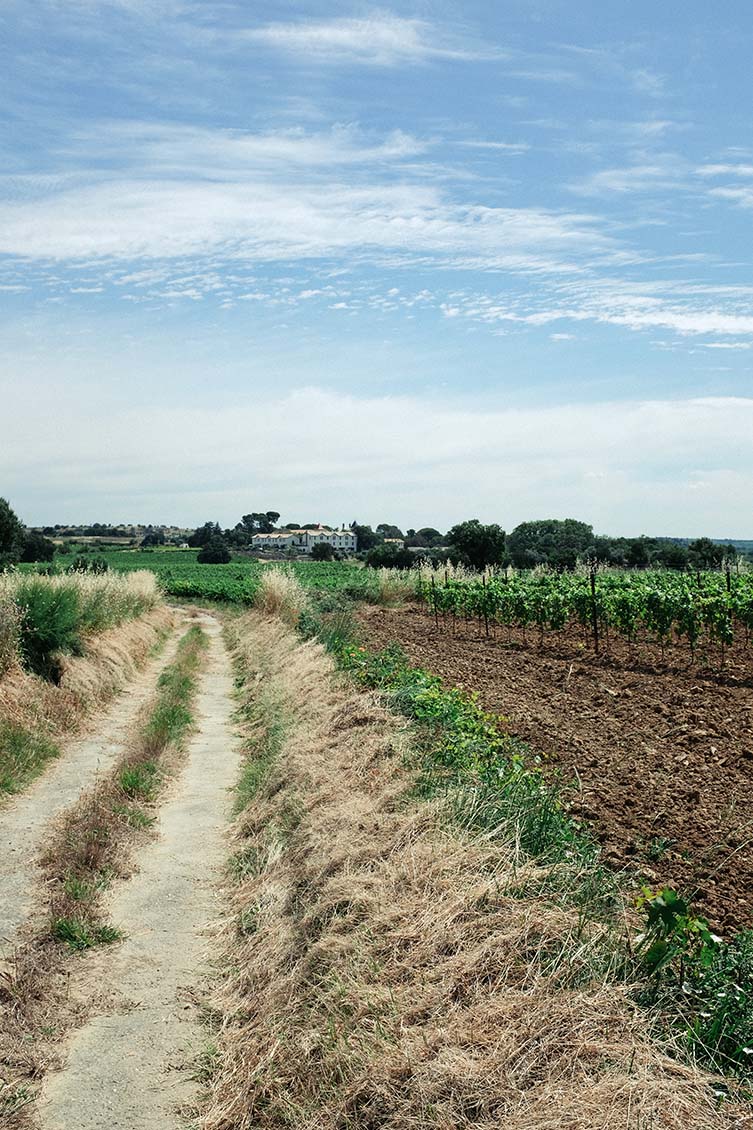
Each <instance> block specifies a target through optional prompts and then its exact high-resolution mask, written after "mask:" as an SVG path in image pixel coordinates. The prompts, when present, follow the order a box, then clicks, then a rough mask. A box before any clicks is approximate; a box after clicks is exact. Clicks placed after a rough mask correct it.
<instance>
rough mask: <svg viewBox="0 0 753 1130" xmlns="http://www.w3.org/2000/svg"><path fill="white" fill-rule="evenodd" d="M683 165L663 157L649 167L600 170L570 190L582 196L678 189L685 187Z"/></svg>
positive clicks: (680, 162) (575, 184) (577, 182)
mask: <svg viewBox="0 0 753 1130" xmlns="http://www.w3.org/2000/svg"><path fill="white" fill-rule="evenodd" d="M684 165H685V162H684V161H683V160H682V159H680V158H675V159H671V158H666V157H665V158H664V159H662V160H659V161H656V162H654V163H651V164H635V165H625V166H623V167H618V168H611V169H599V170H598V171H597V172H595V173H591V174H590V175H589V176H587V177H584V178H583V179H582V180H579V181H576V182H573V183H571V184H570V185H569V188H570V189H571V191H572V192H577V193H579V194H580V195H583V196H601V195H604V194H613V193H621V194H622V193H630V192H654V191H656V190H657V189H677V188H682V187H684V186H685V185H686V179H685V176H684Z"/></svg>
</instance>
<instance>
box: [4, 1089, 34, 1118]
mask: <svg viewBox="0 0 753 1130" xmlns="http://www.w3.org/2000/svg"><path fill="white" fill-rule="evenodd" d="M34 1098H35V1096H34V1092H33V1091H31V1090H30V1089H29V1088H28V1087H24V1086H16V1085H15V1084H14V1083H6V1082H4V1080H2V1079H0V1121H4V1120H5V1119H6V1118H10V1116H11V1115H12V1114H18V1112H19V1111H20V1110H23V1108H24V1107H25V1106H28V1105H29V1103H32V1102H34Z"/></svg>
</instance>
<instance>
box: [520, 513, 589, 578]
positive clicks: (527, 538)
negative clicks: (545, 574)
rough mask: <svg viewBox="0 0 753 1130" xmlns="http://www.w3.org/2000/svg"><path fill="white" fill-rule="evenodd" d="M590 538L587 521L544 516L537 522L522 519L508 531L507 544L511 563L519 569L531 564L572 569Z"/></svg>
mask: <svg viewBox="0 0 753 1130" xmlns="http://www.w3.org/2000/svg"><path fill="white" fill-rule="evenodd" d="M593 540H594V532H593V527H592V526H589V525H588V523H587V522H578V521H576V519H575V518H565V519H564V520H561V519H558V518H545V519H543V520H541V521H538V522H521V524H520V525H519V526H516V527H515V529H514V530H513V531H512V533H511V534H510V537H509V538H508V542H507V548H508V550H509V551H510V557H511V559H512V563H513V565H517V567H518V568H519V569H529V568H532V567H533V566H534V565H551V566H552V568H555V569H574V568H575V565H576V564H577V561H578V558H579V557H581V556H582V555H585V553H586V552H587V550H588V547H589V546H590V545H591V544H592V543H593Z"/></svg>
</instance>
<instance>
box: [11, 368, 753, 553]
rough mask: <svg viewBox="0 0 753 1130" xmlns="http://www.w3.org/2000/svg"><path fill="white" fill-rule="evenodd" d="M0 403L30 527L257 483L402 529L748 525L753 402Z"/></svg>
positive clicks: (180, 506) (283, 501)
mask: <svg viewBox="0 0 753 1130" xmlns="http://www.w3.org/2000/svg"><path fill="white" fill-rule="evenodd" d="M32 400H34V405H33V407H34V412H33V417H34V433H35V444H34V445H33V446H32V445H30V444H29V442H28V420H29V419H30V418H31V414H30V413H31V407H32ZM6 405H7V419H8V421H9V424H10V426H9V427H8V428H7V437H8V439H7V442H6V443H5V444H3V448H2V451H1V452H0V475H1V476H2V481H3V482H4V484H5V489H6V490H7V492H8V493H9V494H10V496H11V497H12V499H13V500H14V505H16V506H17V508H18V510H19V512H21V513H22V514H23V516H24V517H25V518H26V520H27V521H30V522H32V521H53V520H61V521H64V520H73V519H74V518H75V519H77V520H82V519H84V518H85V517H86V516H87V515H92V514H100V513H101V511H102V507H103V506H106V509H107V517H108V518H110V519H113V520H115V519H117V518H122V519H126V518H130V519H133V517H134V515H135V514H138V515H140V516H143V517H144V518H147V517H149V518H151V519H152V520H164V521H167V520H177V521H181V522H198V521H204V520H205V519H206V518H207V517H210V516H211V517H214V516H215V515H216V516H217V517H219V518H220V520H221V521H222V522H224V523H230V522H231V521H235V520H236V519H237V516H238V514H240V513H243V512H244V510H243V507H244V506H245V505H246V504H247V503H248V502H249V494H248V490H249V488H248V484H249V483H253V484H254V488H253V490H254V492H255V494H256V495H257V496H258V495H260V494H261V495H263V497H264V498H266V499H268V500H269V503H270V505H275V507H276V508H278V509H281V510H284V511H285V513H286V514H288V515H290V516H291V517H292V518H295V517H296V516H299V517H300V514H298V512H299V510H300V511H303V510H306V511H311V512H312V513H315V514H316V515H317V516H321V517H322V518H326V517H337V518H338V519H341V518H344V517H348V518H351V517H353V516H354V515H355V514H357V515H358V516H359V517H361V518H362V520H363V518H364V516H365V517H366V518H367V519H369V520H373V521H380V520H385V513H386V512H385V506H386V507H387V511H388V517H389V519H391V520H397V521H400V522H404V523H405V524H416V522H420V523H421V524H425V523H426V522H429V523H431V524H433V525H438V526H440V527H442V526H448V525H450V524H451V523H452V522H453V521H456V520H458V519H460V518H464V517H468V516H471V515H472V514H477V515H478V516H480V517H482V518H484V519H486V520H499V521H501V522H502V523H503V524H505V525H507V526H508V527H510V526H512V525H514V524H516V523H517V522H519V521H522V520H523V519H525V518H530V517H532V516H535V515H542V514H552V515H557V516H560V517H565V516H569V515H576V516H580V517H582V518H584V519H586V520H588V521H592V522H593V523H594V524H595V525H596V527H597V528H598V529H601V530H604V531H609V532H621V533H639V532H642V531H646V532H650V533H667V534H676V535H682V534H693V533H698V532H704V533H708V534H710V535H712V536H720V537H722V536H730V535H733V534H734V533H738V534H742V533H743V532H744V530H745V529H746V528H747V522H748V515H749V506H748V501H749V498H750V495H751V491H752V490H753V471H752V470H751V466H750V458H749V446H750V443H749V437H750V435H751V431H752V429H753V399H743V398H705V399H692V400H675V401H672V400H656V401H630V402H623V403H619V402H610V403H601V404H586V405H583V404H578V405H551V406H548V407H545V408H532V409H525V410H514V409H505V408H499V407H498V406H495V405H494V404H490V403H474V402H471V401H465V402H461V401H458V400H454V401H452V400H448V401H444V402H443V401H438V400H427V398H425V397H422V398H420V399H419V398H412V397H407V396H404V397H380V398H376V397H371V398H363V399H360V398H357V397H354V396H347V395H339V394H335V393H332V392H327V391H324V390H321V389H316V388H310V389H304V390H299V391H296V392H293V393H290V394H288V395H285V396H282V397H279V398H274V397H271V398H270V397H269V396H267V397H263V396H259V395H257V394H255V393H254V392H253V390H252V391H251V392H249V393H248V394H247V396H246V397H245V399H242V398H238V399H237V400H236V402H235V403H234V404H233V405H232V407H228V408H204V409H201V410H199V409H198V408H197V409H189V408H186V407H181V406H180V405H175V406H171V407H167V406H165V407H164V408H163V407H160V406H157V405H151V404H150V405H145V406H144V407H143V408H140V407H138V406H134V407H130V408H128V409H122V410H120V411H117V410H113V407H112V405H109V404H108V405H105V406H103V407H102V408H101V409H99V410H98V409H97V406H96V405H94V404H93V405H90V408H89V410H88V411H87V415H86V418H84V417H82V416H81V414H80V413H78V412H77V410H76V406H75V405H74V404H73V403H71V401H70V399H68V398H67V396H64V395H63V394H62V393H58V395H57V396H55V395H53V396H52V397H49V398H44V399H43V400H41V401H40V399H39V397H38V395H36V394H35V393H34V392H33V390H31V389H25V388H24V387H23V386H22V385H21V384H20V383H19V385H18V386H17V388H16V389H15V390H9V395H8V396H7V398H6ZM250 434H253V436H254V442H253V443H252V444H249V442H248V436H249V435H250ZM333 436H336V437H337V442H336V443H333V441H332V437H333ZM39 449H43V450H44V451H45V461H44V463H40V462H39V460H38V459H37V458H36V455H35V450H39ZM71 452H75V455H74V456H72V455H71ZM281 452H282V453H284V458H280V454H281ZM155 484H159V485H155ZM385 499H387V500H388V501H387V502H385ZM440 499H441V502H440V501H438V500H440ZM37 500H39V501H37ZM249 504H250V503H249ZM343 511H345V513H343Z"/></svg>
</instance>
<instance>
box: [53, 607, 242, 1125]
mask: <svg viewBox="0 0 753 1130" xmlns="http://www.w3.org/2000/svg"><path fill="white" fill-rule="evenodd" d="M198 622H199V623H200V624H201V626H202V627H203V628H204V630H205V631H206V632H207V634H208V635H209V637H210V654H209V661H208V665H207V668H206V671H205V673H204V676H203V678H202V682H201V686H200V690H199V694H198V696H197V700H196V715H197V718H198V719H199V723H198V727H197V730H196V732H195V733H194V736H193V738H192V740H191V742H190V744H189V747H188V749H187V751H186V758H185V762H184V764H183V768H182V770H181V772H180V775H179V777H178V778H177V779H176V780H175V781H174V782H173V785H172V788H171V790H170V792H169V793H168V795H167V797H166V799H165V800H164V802H163V804H162V806H161V809H160V816H159V822H158V825H157V832H158V837H157V838H156V839H155V840H154V841H153V842H152V843H151V844H149V845H148V847H147V848H146V849H145V850H144V852H143V855H142V858H141V860H140V867H139V871H138V872H137V874H136V875H135V876H134V877H133V878H132V879H130V880H129V881H128V882H127V883H125V884H123V885H121V886H120V887H119V888H118V889H117V890H116V891H115V892H114V893H113V896H112V897H111V898H110V899H109V900H108V904H107V910H108V914H109V916H110V917H111V919H112V920H113V921H114V922H115V923H116V924H117V925H119V926H121V927H122V928H124V929H125V930H126V932H127V937H126V940H125V941H124V942H123V944H122V945H120V946H119V947H118V949H117V950H114V951H113V950H111V949H108V950H100V951H98V952H93V953H91V954H89V955H88V956H87V957H86V958H85V959H84V960H83V962H82V964H81V967H80V968H81V972H80V975H79V976H77V978H76V981H75V983H74V985H73V986H72V992H74V993H75V994H76V995H77V996H81V997H85V998H87V999H92V998H96V997H97V996H98V995H99V996H101V994H102V993H103V992H104V994H105V997H106V998H107V1000H108V1007H107V1008H106V1010H105V1011H102V1012H101V1013H100V1015H97V1016H95V1017H94V1018H93V1019H92V1020H91V1021H89V1022H88V1023H87V1024H86V1025H85V1026H84V1027H83V1028H81V1029H79V1030H78V1031H77V1032H75V1033H74V1034H73V1036H72V1038H71V1039H70V1041H69V1047H68V1055H67V1061H66V1064H65V1067H64V1068H63V1070H62V1071H60V1072H59V1073H58V1074H56V1075H53V1076H51V1077H50V1078H49V1079H48V1080H47V1082H46V1084H45V1087H44V1089H43V1092H42V1096H41V1100H40V1107H39V1115H40V1119H41V1125H42V1127H43V1130H70V1128H71V1127H74V1126H75V1127H76V1130H101V1128H102V1127H103V1126H107V1127H108V1130H126V1128H127V1130H147V1128H148V1130H157V1128H159V1130H172V1128H174V1127H175V1128H177V1127H180V1126H182V1125H184V1123H183V1122H182V1121H181V1118H180V1115H179V1113H178V1111H179V1108H180V1107H184V1106H185V1105H186V1104H190V1103H191V1101H192V1100H193V1098H194V1095H195V1090H196V1086H197V1085H196V1084H195V1083H194V1082H192V1080H191V1072H192V1069H193V1061H194V1058H195V1055H196V1053H197V1051H198V1050H199V1048H200V1045H201V1040H202V1033H201V1029H200V1027H199V1024H198V1018H197V1013H196V1007H195V998H196V985H197V983H200V982H201V980H202V975H203V964H204V960H205V956H204V951H205V948H206V944H207V942H206V936H205V935H206V931H207V928H208V926H209V924H210V923H211V922H212V921H213V920H215V919H216V918H217V916H218V914H219V910H220V907H219V903H218V901H217V887H218V879H219V877H220V875H221V871H222V867H223V865H224V863H225V860H226V858H227V851H228V845H227V841H226V830H227V829H228V827H229V825H228V816H229V810H230V804H231V799H230V796H229V790H230V789H231V788H232V786H233V785H234V784H235V782H236V780H237V776H238V772H239V768H240V753H239V745H238V741H237V739H236V737H235V735H234V732H233V724H232V717H233V710H234V701H233V697H232V692H233V675H232V668H231V665H230V660H229V658H228V655H227V653H226V651H225V647H224V644H223V642H222V638H221V635H220V626H219V624H218V623H217V621H216V620H214V619H213V618H212V617H209V616H204V617H202V618H200V619H199V621H198Z"/></svg>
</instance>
